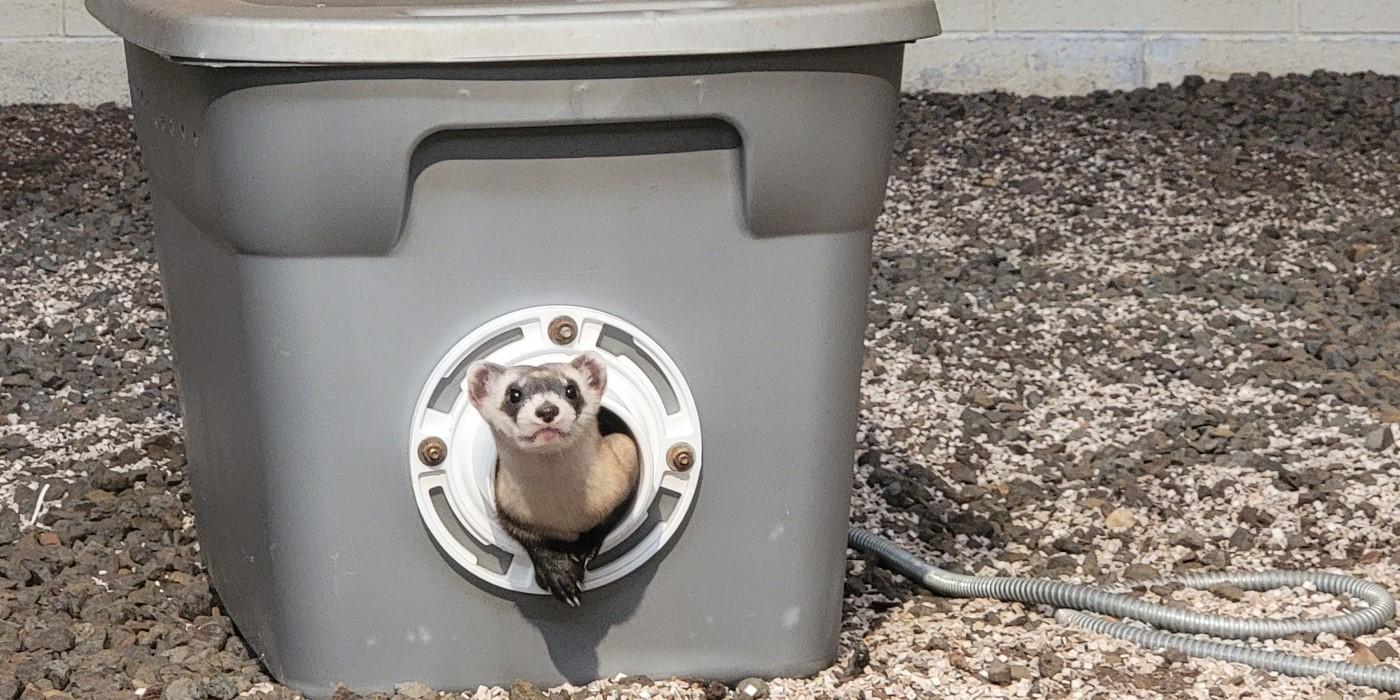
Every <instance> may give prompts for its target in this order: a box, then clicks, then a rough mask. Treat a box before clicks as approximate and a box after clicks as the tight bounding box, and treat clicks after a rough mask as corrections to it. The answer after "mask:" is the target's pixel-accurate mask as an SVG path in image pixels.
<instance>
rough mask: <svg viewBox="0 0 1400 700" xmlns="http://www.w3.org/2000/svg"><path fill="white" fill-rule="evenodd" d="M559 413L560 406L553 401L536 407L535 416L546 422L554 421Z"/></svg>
mask: <svg viewBox="0 0 1400 700" xmlns="http://www.w3.org/2000/svg"><path fill="white" fill-rule="evenodd" d="M557 415H559V407H558V406H555V405H554V404H552V403H546V404H540V407H539V408H537V409H535V417H537V418H539V419H540V420H542V421H544V422H546V423H549V422H551V421H553V420H554V417H555V416H557Z"/></svg>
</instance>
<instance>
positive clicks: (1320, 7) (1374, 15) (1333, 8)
mask: <svg viewBox="0 0 1400 700" xmlns="http://www.w3.org/2000/svg"><path fill="white" fill-rule="evenodd" d="M1298 27H1299V29H1301V30H1303V31H1305V32H1375V33H1391V34H1400V2H1396V1H1395V0H1299V2H1298Z"/></svg>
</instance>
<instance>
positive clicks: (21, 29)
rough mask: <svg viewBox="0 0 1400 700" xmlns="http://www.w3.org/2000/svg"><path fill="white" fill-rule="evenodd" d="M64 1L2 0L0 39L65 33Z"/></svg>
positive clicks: (0, 4) (0, 1) (0, 7)
mask: <svg viewBox="0 0 1400 700" xmlns="http://www.w3.org/2000/svg"><path fill="white" fill-rule="evenodd" d="M61 2H62V0H0V37H15V36H24V37H29V36H53V35H55V34H58V33H60V32H62V31H63V5H62V4H61Z"/></svg>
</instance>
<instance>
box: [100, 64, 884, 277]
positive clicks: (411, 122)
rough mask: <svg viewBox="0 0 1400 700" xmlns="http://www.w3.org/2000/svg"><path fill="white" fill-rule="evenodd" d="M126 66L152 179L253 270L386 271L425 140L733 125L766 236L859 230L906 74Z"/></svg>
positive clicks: (802, 68) (750, 212)
mask: <svg viewBox="0 0 1400 700" xmlns="http://www.w3.org/2000/svg"><path fill="white" fill-rule="evenodd" d="M127 54H128V56H127V58H128V62H129V64H130V66H131V70H132V73H133V74H134V75H135V76H136V77H133V82H132V86H133V87H132V95H133V101H134V102H135V104H136V109H137V112H138V114H139V115H140V118H141V120H142V123H141V124H140V125H139V126H138V128H139V130H140V133H141V137H142V141H141V143H142V148H143V154H144V156H145V158H146V159H147V163H149V164H150V167H149V169H150V171H151V178H152V179H153V180H154V181H155V183H156V185H157V186H158V187H160V188H161V189H162V191H164V192H165V193H166V194H167V195H168V196H169V197H171V199H173V200H174V201H175V202H176V203H177V204H178V205H179V206H180V207H181V209H182V210H183V211H184V212H185V214H186V215H187V216H189V217H190V218H191V219H192V220H194V221H197V222H199V223H200V224H201V226H203V227H204V228H205V229H206V230H207V231H208V232H210V233H211V234H214V235H216V236H217V237H218V238H219V239H220V240H222V241H223V242H224V243H226V244H227V245H229V246H231V247H232V248H233V249H234V250H237V251H238V252H241V253H251V254H257V255H382V254H384V253H386V252H388V251H389V250H391V249H392V248H393V247H394V244H395V243H396V242H397V240H398V238H399V236H400V234H401V233H402V226H403V221H404V218H405V214H406V210H405V207H406V203H407V194H408V189H409V186H410V181H409V176H410V174H411V167H410V166H411V161H412V157H413V154H414V153H415V151H416V148H417V145H418V144H420V143H421V142H423V141H424V140H425V139H427V138H429V137H431V136H432V135H433V134H435V133H440V132H443V131H454V130H470V129H501V128H515V127H520V128H529V127H542V126H552V125H568V124H595V125H608V124H618V125H624V124H627V123H634V122H664V121H684V120H694V119H718V120H722V121H725V122H728V123H729V124H731V125H733V127H734V128H735V129H736V130H737V131H738V133H739V136H740V139H741V141H742V150H743V177H742V182H743V189H744V206H745V214H746V220H747V222H748V225H749V228H750V230H751V231H753V232H754V233H755V234H756V235H760V236H772V235H788V234H797V233H812V232H827V231H850V230H861V229H865V228H868V227H869V226H870V225H871V222H873V220H874V218H875V216H876V215H877V214H879V211H880V207H881V204H882V201H883V198H884V192H885V179H886V176H887V173H888V168H889V155H890V154H889V141H890V134H891V133H892V131H893V128H894V119H895V114H896V107H897V104H898V96H899V74H900V67H901V60H902V56H903V53H902V48H901V47H899V46H879V47H861V48H855V49H842V50H836V51H830V52H825V53H803V54H795V55H769V56H763V57H717V58H707V59H703V60H674V61H661V62H653V63H648V64H644V65H623V64H591V65H584V66H567V65H557V66H556V65H547V66H534V67H492V68H473V67H465V68H441V67H421V68H381V69H366V68H346V67H317V68H271V69H260V70H256V71H253V70H247V69H239V70H231V69H228V68H212V67H206V66H192V65H181V64H176V63H172V62H169V61H166V60H164V59H162V58H160V57H159V56H156V55H154V54H152V53H150V52H148V51H145V50H143V49H139V48H136V47H130V48H129V49H128V52H127ZM638 74H640V77H618V76H636V75H638ZM352 105H353V107H351V106H352Z"/></svg>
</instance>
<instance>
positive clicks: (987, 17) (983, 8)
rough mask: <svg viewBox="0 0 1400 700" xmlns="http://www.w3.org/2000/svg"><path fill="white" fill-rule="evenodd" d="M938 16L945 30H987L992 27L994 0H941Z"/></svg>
mask: <svg viewBox="0 0 1400 700" xmlns="http://www.w3.org/2000/svg"><path fill="white" fill-rule="evenodd" d="M938 18H939V19H940V20H941V21H942V22H943V31H945V32H985V31H989V30H991V28H992V0H940V1H939V3H938Z"/></svg>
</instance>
